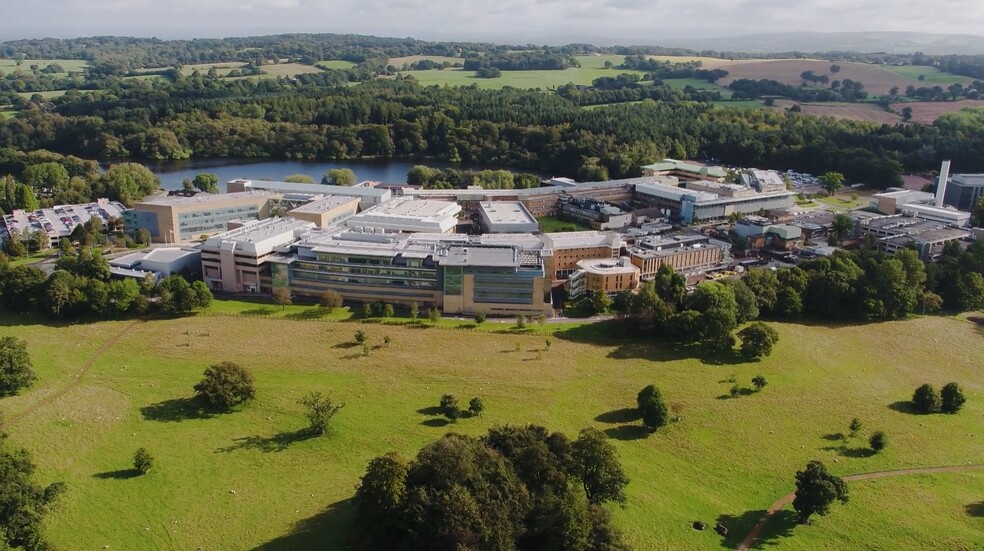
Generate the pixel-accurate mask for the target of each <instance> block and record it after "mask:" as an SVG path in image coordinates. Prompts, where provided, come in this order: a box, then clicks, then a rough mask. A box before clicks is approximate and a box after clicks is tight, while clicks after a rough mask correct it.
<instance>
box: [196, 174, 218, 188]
mask: <svg viewBox="0 0 984 551" xmlns="http://www.w3.org/2000/svg"><path fill="white" fill-rule="evenodd" d="M192 184H194V186H195V187H196V188H198V189H200V190H202V191H204V192H205V193H218V192H219V176H218V175H216V174H212V173H210V172H206V173H203V174H199V175H198V176H195V179H194V180H192Z"/></svg>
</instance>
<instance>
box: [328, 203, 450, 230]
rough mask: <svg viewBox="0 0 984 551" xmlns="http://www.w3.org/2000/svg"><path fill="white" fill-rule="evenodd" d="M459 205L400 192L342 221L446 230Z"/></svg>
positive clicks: (362, 225) (390, 227) (361, 225)
mask: <svg viewBox="0 0 984 551" xmlns="http://www.w3.org/2000/svg"><path fill="white" fill-rule="evenodd" d="M459 212H461V206H460V205H458V203H455V202H452V201H432V200H423V199H417V198H416V197H409V196H402V197H396V198H393V199H390V200H389V201H386V202H383V203H380V204H378V205H376V206H373V207H372V208H369V209H367V210H364V211H362V212H361V213H359V214H357V215H355V216H353V217H351V218H349V219H348V220H346V221H345V225H347V226H349V227H352V228H372V229H378V230H382V231H406V232H415V231H430V232H437V233H444V232H448V231H450V230H452V229H454V227H455V226H456V225H457V223H458V213H459Z"/></svg>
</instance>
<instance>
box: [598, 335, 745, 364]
mask: <svg viewBox="0 0 984 551" xmlns="http://www.w3.org/2000/svg"><path fill="white" fill-rule="evenodd" d="M608 358H611V359H613V360H629V359H644V360H649V361H652V362H674V361H679V360H689V359H696V360H699V361H700V362H701V363H702V364H704V365H740V364H745V363H748V359H747V358H745V357H744V356H742V355H741V354H739V353H738V352H737V351H734V350H730V351H724V352H718V351H714V350H708V349H707V348H704V347H702V346H699V345H696V344H674V343H671V342H665V341H653V340H647V339H644V338H637V339H636V340H633V341H632V342H623V343H621V344H620V345H619V346H618V348H616V349H615V350H613V351H611V352H610V353H609V354H608Z"/></svg>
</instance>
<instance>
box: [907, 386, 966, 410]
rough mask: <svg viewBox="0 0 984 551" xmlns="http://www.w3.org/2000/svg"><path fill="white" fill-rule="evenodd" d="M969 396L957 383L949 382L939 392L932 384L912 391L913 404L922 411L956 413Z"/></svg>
mask: <svg viewBox="0 0 984 551" xmlns="http://www.w3.org/2000/svg"><path fill="white" fill-rule="evenodd" d="M966 401H967V397H966V396H964V393H963V389H962V388H960V385H959V384H957V383H947V384H946V385H944V386H943V389H942V390H941V391H940V392H939V393H937V392H936V389H935V388H934V387H933V385H931V384H928V383H927V384H924V385H922V386H920V387H919V388H917V389H916V391H915V392H913V393H912V405H913V407H915V408H916V411H918V412H920V413H939V412H941V411H942V412H943V413H956V412H958V411H960V408H962V407H963V405H964V403H965V402H966Z"/></svg>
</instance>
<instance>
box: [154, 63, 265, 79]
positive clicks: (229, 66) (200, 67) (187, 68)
mask: <svg viewBox="0 0 984 551" xmlns="http://www.w3.org/2000/svg"><path fill="white" fill-rule="evenodd" d="M245 66H246V64H245V63H243V62H241V61H230V62H224V63H198V64H196V65H184V66H182V67H181V74H182V75H184V76H186V77H187V76H191V75H192V73H194V72H195V71H198V72H199V73H201V74H203V75H204V74H206V73H208V72H209V70H210V69H215V72H216V73H218V75H219V76H220V77H224V76H226V75H228V74H229V72H230V71H232V70H233V69H239V68H240V67H245ZM152 70H160V68H157V69H152Z"/></svg>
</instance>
